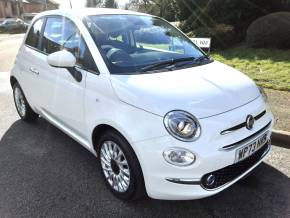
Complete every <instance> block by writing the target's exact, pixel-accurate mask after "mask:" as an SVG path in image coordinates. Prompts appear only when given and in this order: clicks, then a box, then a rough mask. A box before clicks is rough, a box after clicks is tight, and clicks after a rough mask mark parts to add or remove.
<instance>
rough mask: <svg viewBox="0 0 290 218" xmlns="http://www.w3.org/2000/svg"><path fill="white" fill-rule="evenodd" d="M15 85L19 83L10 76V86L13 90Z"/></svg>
mask: <svg viewBox="0 0 290 218" xmlns="http://www.w3.org/2000/svg"><path fill="white" fill-rule="evenodd" d="M15 83H19V82H18V81H17V79H16V78H15V77H14V76H10V85H11V87H12V88H13V86H14V84H15Z"/></svg>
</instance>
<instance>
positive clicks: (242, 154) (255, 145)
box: [235, 133, 268, 163]
mask: <svg viewBox="0 0 290 218" xmlns="http://www.w3.org/2000/svg"><path fill="white" fill-rule="evenodd" d="M267 136H268V133H265V134H264V135H262V136H261V137H259V138H257V139H256V140H255V141H253V142H251V143H250V144H247V145H245V146H243V147H241V148H239V149H238V150H237V151H236V158H235V159H236V160H235V162H236V163H237V162H239V161H241V160H244V159H246V158H247V157H249V156H251V155H252V154H254V153H255V152H256V151H257V150H259V149H260V148H261V147H262V146H263V145H264V144H265V143H266V142H267V140H268V137H267Z"/></svg>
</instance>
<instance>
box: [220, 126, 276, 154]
mask: <svg viewBox="0 0 290 218" xmlns="http://www.w3.org/2000/svg"><path fill="white" fill-rule="evenodd" d="M271 123H272V121H270V122H269V123H267V125H266V126H264V127H263V128H262V129H260V130H258V131H257V132H255V133H253V134H252V135H250V136H248V137H247V138H244V139H242V140H240V141H238V142H235V143H233V144H230V145H226V146H224V147H223V149H231V148H235V147H237V146H239V145H241V144H244V143H246V142H247V141H250V140H252V139H253V138H255V137H256V136H257V135H259V134H260V133H262V132H264V131H265V130H266V129H268V128H269V127H270V126H271Z"/></svg>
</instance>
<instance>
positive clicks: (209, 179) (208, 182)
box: [205, 174, 215, 186]
mask: <svg viewBox="0 0 290 218" xmlns="http://www.w3.org/2000/svg"><path fill="white" fill-rule="evenodd" d="M205 182H206V185H207V186H212V185H213V184H214V182H215V176H214V175H213V174H210V175H208V176H207V178H206V180H205Z"/></svg>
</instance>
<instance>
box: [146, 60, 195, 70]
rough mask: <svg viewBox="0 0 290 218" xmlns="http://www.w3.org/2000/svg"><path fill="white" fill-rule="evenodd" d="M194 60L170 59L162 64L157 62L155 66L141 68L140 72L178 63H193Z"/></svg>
mask: <svg viewBox="0 0 290 218" xmlns="http://www.w3.org/2000/svg"><path fill="white" fill-rule="evenodd" d="M194 60H195V58H194V57H187V58H178V59H170V60H166V61H162V62H159V63H156V64H152V65H149V66H146V67H143V68H142V69H141V72H145V71H150V70H153V69H155V68H159V67H164V66H171V65H174V64H176V63H179V62H185V61H194Z"/></svg>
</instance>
